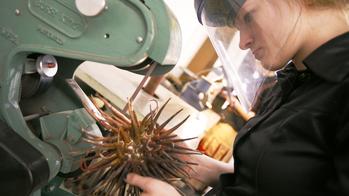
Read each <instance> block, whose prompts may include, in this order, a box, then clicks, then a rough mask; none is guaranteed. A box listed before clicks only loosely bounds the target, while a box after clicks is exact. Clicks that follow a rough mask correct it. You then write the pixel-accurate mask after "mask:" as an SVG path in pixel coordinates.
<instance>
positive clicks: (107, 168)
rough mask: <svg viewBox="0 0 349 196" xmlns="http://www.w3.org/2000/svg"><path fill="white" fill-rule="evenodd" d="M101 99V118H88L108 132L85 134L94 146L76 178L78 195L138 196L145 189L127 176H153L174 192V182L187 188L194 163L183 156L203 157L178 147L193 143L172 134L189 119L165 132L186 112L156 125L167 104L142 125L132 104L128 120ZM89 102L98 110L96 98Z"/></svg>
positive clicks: (148, 115)
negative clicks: (169, 124)
mask: <svg viewBox="0 0 349 196" xmlns="http://www.w3.org/2000/svg"><path fill="white" fill-rule="evenodd" d="M97 98H98V99H99V100H101V101H102V102H103V103H104V108H105V110H102V109H98V110H99V112H100V114H101V115H96V114H95V113H94V112H92V111H90V110H89V113H90V114H91V115H92V116H93V117H94V118H95V119H96V120H97V122H98V123H99V125H100V126H101V127H103V128H104V129H105V130H107V131H108V133H107V134H106V136H103V137H99V136H95V135H92V134H89V133H87V132H86V131H83V133H84V140H85V141H87V142H89V143H90V144H92V145H93V146H94V147H93V148H91V149H89V150H88V151H87V152H86V156H84V158H83V159H82V160H81V161H80V168H81V169H82V171H83V173H82V175H81V176H79V177H78V178H77V179H76V182H78V186H79V187H80V188H79V190H80V191H79V194H80V195H140V193H141V190H139V189H138V188H137V187H134V186H131V185H128V184H126V182H125V181H124V179H125V178H126V176H127V174H128V173H129V172H133V173H138V174H140V175H142V176H150V177H154V178H157V179H160V180H163V181H166V182H168V183H170V184H172V185H174V186H175V187H176V181H182V182H184V183H186V184H187V183H188V179H189V178H190V176H189V174H188V168H189V169H190V165H196V163H192V162H189V161H186V160H183V157H185V156H183V155H190V154H200V153H199V152H197V151H195V150H192V149H190V148H186V147H184V146H183V145H180V143H181V142H184V141H186V140H190V139H193V138H187V139H179V138H178V137H177V135H175V134H173V132H174V131H175V130H176V129H177V128H178V127H180V126H181V125H182V124H183V123H184V122H185V121H186V120H187V119H188V117H189V116H187V117H186V118H185V119H184V120H183V121H181V122H179V123H178V124H177V125H175V126H174V127H172V128H170V129H165V126H166V125H167V124H168V123H169V122H170V121H171V120H172V119H173V118H174V117H175V116H176V115H178V114H179V113H180V112H181V111H182V109H181V110H179V111H178V112H176V113H175V114H173V115H172V116H171V117H169V118H168V119H167V120H166V121H164V122H163V123H162V124H158V123H156V122H157V120H158V118H159V116H160V114H161V112H162V111H163V109H164V107H165V106H166V104H167V103H168V102H169V100H168V101H167V102H166V103H165V104H164V105H163V106H162V107H161V108H160V109H159V108H156V109H154V110H152V109H150V112H149V113H148V114H147V115H146V116H145V117H144V118H143V120H138V118H137V116H136V113H135V111H134V109H133V106H132V104H131V103H128V113H129V116H130V117H126V116H125V115H123V114H122V113H121V112H119V111H118V110H117V109H116V108H114V107H113V106H112V105H111V104H110V103H109V102H108V101H107V100H106V99H105V98H103V97H101V96H100V95H97ZM90 99H91V101H92V102H93V103H94V105H96V97H91V98H90ZM86 109H87V108H86ZM178 155H180V156H178ZM176 188H178V187H176Z"/></svg>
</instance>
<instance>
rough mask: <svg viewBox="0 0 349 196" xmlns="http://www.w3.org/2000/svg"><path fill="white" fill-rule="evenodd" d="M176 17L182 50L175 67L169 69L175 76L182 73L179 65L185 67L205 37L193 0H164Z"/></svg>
mask: <svg viewBox="0 0 349 196" xmlns="http://www.w3.org/2000/svg"><path fill="white" fill-rule="evenodd" d="M164 1H165V2H166V4H167V5H168V6H169V7H170V9H171V10H172V11H173V13H174V15H175V16H176V17H177V20H178V22H179V25H180V27H181V30H182V39H183V40H182V41H183V42H182V51H181V57H180V59H179V61H178V63H177V65H176V67H175V68H174V69H173V70H172V71H171V73H172V74H174V75H175V76H180V75H181V74H182V69H181V67H187V66H188V64H189V63H190V61H191V59H192V58H193V57H194V55H195V54H196V52H197V51H198V50H199V48H200V47H201V46H202V44H203V42H204V41H205V39H206V38H207V35H206V32H205V30H204V28H203V27H202V25H201V24H200V23H199V21H198V20H197V17H196V12H195V9H194V0H164Z"/></svg>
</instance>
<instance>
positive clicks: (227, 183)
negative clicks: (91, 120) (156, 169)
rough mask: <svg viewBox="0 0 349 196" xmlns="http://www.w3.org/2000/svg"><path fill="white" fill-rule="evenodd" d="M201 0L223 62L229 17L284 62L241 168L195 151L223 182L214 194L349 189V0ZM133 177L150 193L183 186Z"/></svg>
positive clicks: (243, 34) (261, 56)
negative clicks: (211, 158)
mask: <svg viewBox="0 0 349 196" xmlns="http://www.w3.org/2000/svg"><path fill="white" fill-rule="evenodd" d="M197 2H198V4H197V5H198V6H197V8H198V16H199V20H200V21H201V22H202V23H203V24H204V25H205V26H207V28H208V30H209V34H210V32H211V35H210V38H211V41H212V42H213V44H214V45H215V49H216V51H217V53H218V54H219V55H220V58H221V60H222V59H223V60H222V61H223V62H225V63H226V64H227V63H228V64H229V59H228V60H224V58H227V54H228V52H229V49H230V47H231V44H230V43H228V44H227V43H226V42H224V41H223V39H222V38H221V39H220V38H219V37H217V36H215V35H218V34H217V29H218V28H222V29H224V28H227V27H228V26H229V27H230V29H232V28H237V30H238V31H239V32H240V44H239V46H240V48H241V49H245V50H246V49H250V50H251V51H252V52H253V54H254V56H255V57H256V59H258V60H259V61H261V63H262V65H263V67H264V68H266V69H268V70H272V71H276V70H279V71H278V72H277V78H278V82H277V83H276V85H275V86H274V87H273V89H272V90H271V91H270V94H269V95H268V96H266V97H267V98H266V99H265V100H263V102H262V103H261V106H262V107H261V108H260V109H259V111H258V113H257V115H256V116H255V117H254V118H252V119H250V120H249V121H248V122H247V124H246V126H245V127H244V128H243V129H242V130H240V132H239V133H238V136H237V139H236V141H235V144H234V152H233V155H234V161H235V162H234V167H235V168H234V171H233V169H232V168H229V166H226V165H223V164H221V163H220V164H216V163H215V162H213V161H211V160H210V159H209V158H207V157H194V158H193V159H198V160H197V161H198V162H199V163H200V164H201V165H200V167H198V168H196V171H198V173H199V174H201V175H198V174H196V175H194V177H195V178H198V179H199V180H201V181H203V182H206V183H208V184H211V185H213V184H215V181H216V182H219V183H218V186H216V187H215V188H214V192H215V194H216V195H233V196H240V195H261V196H288V195H290V196H291V195H292V196H303V195H304V196H305V195H316V196H319V195H349V33H348V32H349V25H348V23H347V16H346V14H345V9H346V7H347V6H348V4H349V1H345V0H292V1H288V0H224V1H223V0H214V1H213V0H202V1H199V0H197ZM223 8H224V9H223ZM212 32H213V33H212ZM219 35H224V33H220V34H219ZM217 39H218V40H219V41H217ZM204 160H208V161H204ZM210 168H212V169H210ZM229 170H230V171H229ZM227 172H233V173H230V174H228V173H227ZM222 173H225V174H222ZM220 174H222V175H220ZM219 175H220V178H219V180H218V176H219ZM205 177H207V178H206V179H205ZM127 182H128V183H130V184H133V185H136V186H139V187H140V188H142V189H143V191H144V192H143V193H144V195H178V193H177V192H176V191H175V190H174V188H172V187H171V186H170V185H168V184H165V183H163V182H161V181H158V180H154V179H151V178H144V177H140V176H137V175H134V174H130V175H129V176H128V177H127Z"/></svg>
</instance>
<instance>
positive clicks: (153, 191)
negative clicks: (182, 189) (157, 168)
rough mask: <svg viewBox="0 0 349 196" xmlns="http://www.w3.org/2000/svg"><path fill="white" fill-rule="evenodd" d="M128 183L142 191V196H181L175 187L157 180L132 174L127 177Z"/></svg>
mask: <svg viewBox="0 0 349 196" xmlns="http://www.w3.org/2000/svg"><path fill="white" fill-rule="evenodd" d="M126 182H127V183H128V184H130V185H133V186H136V187H139V188H140V189H142V190H143V193H142V194H141V195H142V196H158V195H168V196H180V194H179V193H178V192H177V191H176V189H175V188H174V187H173V186H171V185H169V184H167V183H166V182H163V181H161V180H157V179H155V178H151V177H143V176H140V175H138V174H134V173H130V174H128V175H127V178H126Z"/></svg>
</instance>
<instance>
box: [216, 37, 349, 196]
mask: <svg viewBox="0 0 349 196" xmlns="http://www.w3.org/2000/svg"><path fill="white" fill-rule="evenodd" d="M304 64H305V65H306V66H307V68H308V69H307V70H306V71H303V72H299V71H297V70H296V68H295V66H294V65H293V64H292V63H290V64H289V65H288V66H286V68H284V69H283V70H282V71H280V72H278V74H277V75H278V82H277V84H276V85H275V86H274V87H273V90H272V91H271V93H270V94H269V96H268V97H267V99H266V100H265V101H264V102H263V103H262V109H261V110H260V112H259V113H258V115H256V117H254V118H252V119H251V120H249V121H248V122H247V124H246V126H245V127H244V128H243V129H242V130H241V131H240V132H239V133H238V136H237V138H236V140H235V144H234V152H233V155H234V160H235V163H234V165H235V172H234V174H223V175H222V176H221V179H220V182H221V183H220V187H219V188H217V189H216V190H217V195H232V196H243V195H244V196H245V195H258V196H309V195H314V196H321V195H326V196H333V195H346V196H349V33H345V34H343V35H340V36H338V37H336V38H334V39H332V40H330V41H329V42H327V43H325V44H324V45H322V46H321V47H319V48H318V49H316V50H315V51H314V52H313V53H312V54H311V55H309V56H308V57H307V58H306V59H305V60H304Z"/></svg>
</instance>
